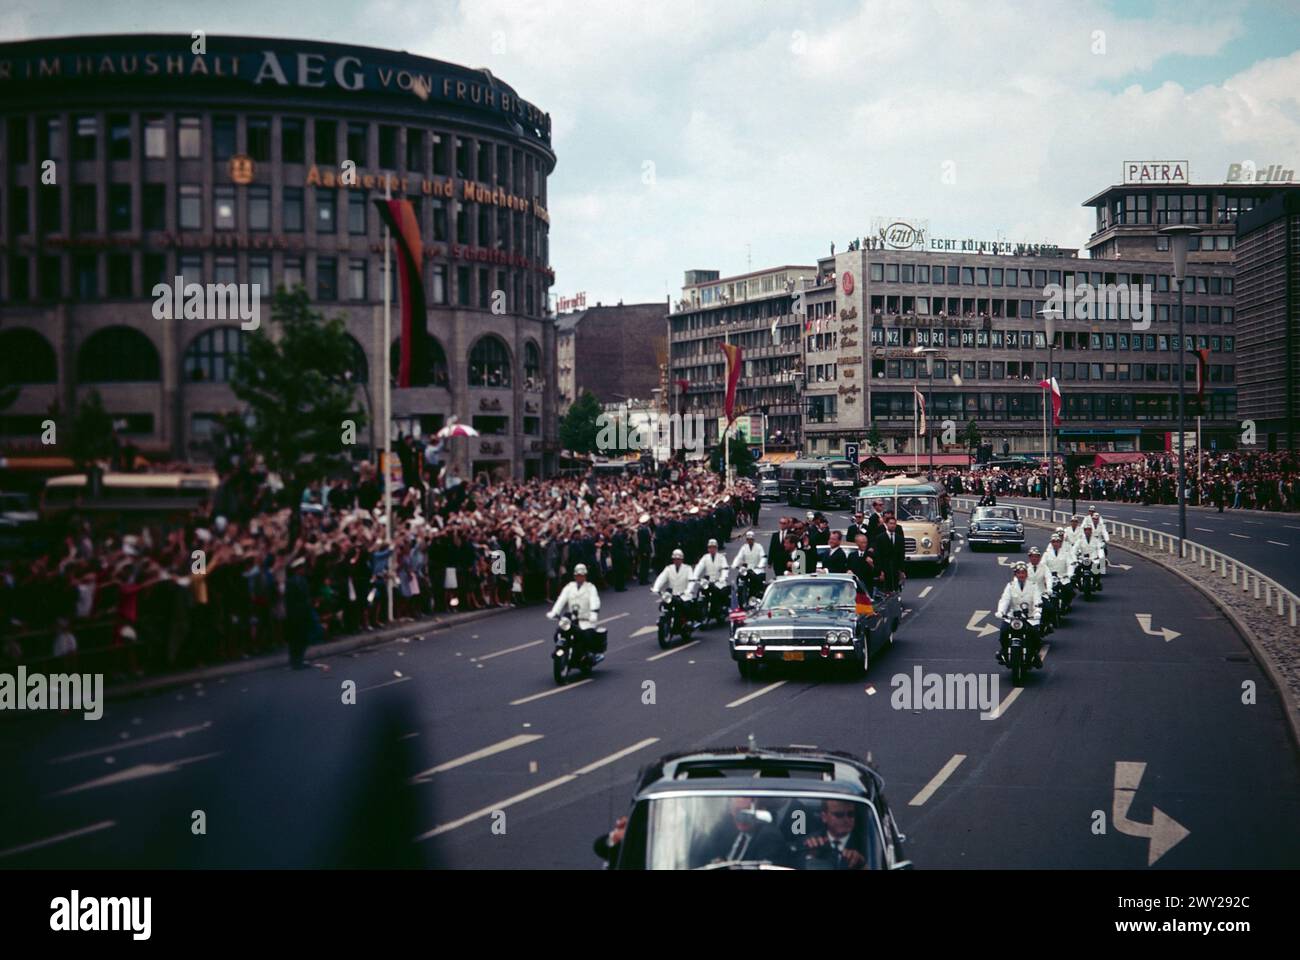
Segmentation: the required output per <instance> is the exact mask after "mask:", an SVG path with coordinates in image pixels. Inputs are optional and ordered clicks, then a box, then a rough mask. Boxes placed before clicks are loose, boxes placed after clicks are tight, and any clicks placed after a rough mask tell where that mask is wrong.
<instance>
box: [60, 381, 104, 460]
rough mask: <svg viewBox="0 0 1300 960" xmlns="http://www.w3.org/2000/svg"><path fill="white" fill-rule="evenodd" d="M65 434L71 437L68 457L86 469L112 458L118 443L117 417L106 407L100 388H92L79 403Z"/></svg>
mask: <svg viewBox="0 0 1300 960" xmlns="http://www.w3.org/2000/svg"><path fill="white" fill-rule="evenodd" d="M64 437H65V438H66V440H67V448H66V449H67V453H68V456H69V457H71V458H72V462H73V463H75V464H76V465H77V468H78V469H79V470H81V471H83V472H85V471H87V470H88V469H89V468H90V467H91V466H92V465H93V464H95V463H96V462H97V461H100V460H108V459H111V458H112V456H113V451H114V450H115V449H116V446H117V444H116V443H115V441H114V430H113V418H112V417H111V416H110V415H109V413H108V411H107V410H105V409H104V400H103V398H102V397H100V395H99V391H98V390H92V391H91V393H90V395H89V396H88V397H86V398H85V399H84V400H82V401H81V403H79V404H78V405H77V409H76V411H75V412H74V413H73V415H72V420H71V421H70V422H69V424H68V427H67V428H66V429H65V432H64Z"/></svg>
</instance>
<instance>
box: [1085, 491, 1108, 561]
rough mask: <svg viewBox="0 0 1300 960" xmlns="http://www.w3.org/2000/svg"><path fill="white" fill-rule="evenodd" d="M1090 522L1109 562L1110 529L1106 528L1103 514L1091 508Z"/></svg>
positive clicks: (1093, 532) (1089, 512) (1089, 511)
mask: <svg viewBox="0 0 1300 960" xmlns="http://www.w3.org/2000/svg"><path fill="white" fill-rule="evenodd" d="M1088 522H1089V523H1091V524H1092V535H1093V536H1094V537H1096V538H1097V539H1098V540H1100V541H1101V552H1102V555H1103V556H1104V557H1105V558H1106V559H1107V560H1109V559H1110V528H1109V527H1108V526H1106V521H1105V520H1103V519H1102V518H1101V514H1100V513H1098V512H1097V508H1096V507H1091V508H1089V510H1088ZM1102 574H1103V576H1104V575H1105V571H1104V570H1103V571H1102Z"/></svg>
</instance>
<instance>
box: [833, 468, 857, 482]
mask: <svg viewBox="0 0 1300 960" xmlns="http://www.w3.org/2000/svg"><path fill="white" fill-rule="evenodd" d="M826 473H827V474H828V475H829V476H830V478H831V479H832V480H852V479H854V477H855V476H857V471H856V470H854V469H853V468H852V467H849V466H844V467H831V468H830V469H829V470H827V471H826Z"/></svg>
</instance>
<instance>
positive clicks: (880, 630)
mask: <svg viewBox="0 0 1300 960" xmlns="http://www.w3.org/2000/svg"><path fill="white" fill-rule="evenodd" d="M901 619H902V603H901V602H900V600H899V595H898V593H896V592H895V593H885V592H884V591H882V590H880V589H875V590H874V591H869V590H868V589H867V587H866V586H865V585H864V584H863V583H862V581H861V580H859V579H858V578H857V577H855V576H854V575H853V574H851V573H808V574H787V575H786V576H784V577H781V578H779V579H777V580H775V581H773V582H772V583H771V584H770V585H769V586H768V588H767V592H766V593H764V594H763V602H762V603H761V604H760V605H759V607H758V609H757V610H755V611H754V612H752V613H751V614H749V615H748V616H747V617H746V618H745V623H744V625H743V626H741V627H738V628H737V630H736V632H735V633H734V634H733V635H732V637H731V658H732V659H733V660H735V661H736V666H737V668H738V669H739V670H740V675H741V676H742V677H744V678H746V679H749V678H750V677H752V676H754V675H755V674H756V672H757V671H758V668H759V667H760V666H761V665H762V664H763V663H765V662H807V661H818V660H820V661H824V662H827V663H842V664H844V665H845V666H846V667H848V668H849V669H850V670H851V671H852V672H853V674H854V676H861V675H862V674H864V673H866V671H867V666H868V664H869V663H870V659H871V657H872V655H873V654H876V653H879V652H881V651H883V650H885V649H887V648H888V647H891V646H892V645H893V643H894V632H895V631H896V630H897V629H898V623H899V621H900V620H901Z"/></svg>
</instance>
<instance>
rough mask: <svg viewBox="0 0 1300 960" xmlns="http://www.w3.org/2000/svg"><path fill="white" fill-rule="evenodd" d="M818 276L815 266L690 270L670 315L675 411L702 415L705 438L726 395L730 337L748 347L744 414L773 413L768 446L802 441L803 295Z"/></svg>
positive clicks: (742, 385)
mask: <svg viewBox="0 0 1300 960" xmlns="http://www.w3.org/2000/svg"><path fill="white" fill-rule="evenodd" d="M816 277H817V268H816V267H811V266H783V267H773V268H771V269H768V270H760V271H757V272H754V273H746V274H742V275H740V276H736V277H726V278H723V277H720V276H719V272H718V271H716V270H691V271H688V272H687V273H686V280H685V283H684V284H683V286H682V295H681V298H680V299H679V300H678V301H677V302H676V303H675V304H673V305H672V311H671V313H670V314H669V316H668V323H669V329H670V334H669V336H670V340H671V348H670V359H669V365H670V366H669V375H668V380H669V383H668V388H669V391H670V395H671V396H672V400H671V401H670V404H669V407H670V412H676V413H683V414H686V413H691V414H695V413H698V414H700V415H702V416H703V417H704V418H705V430H706V433H705V438H706V442H707V443H709V444H715V443H717V441H718V437H719V430H718V418H719V417H722V416H723V415H724V402H725V398H726V382H725V370H726V361H725V357H724V355H723V352H722V350H721V349H720V347H721V345H722V344H723V342H724V340H725V342H727V343H732V344H736V345H739V346H740V347H741V348H742V360H743V363H744V370H743V371H742V373H741V378H740V382H739V384H738V386H737V391H736V414H737V416H739V415H741V414H749V415H755V414H762V415H765V416H766V421H767V437H766V446H767V448H768V449H769V450H771V449H795V448H797V447H798V444H799V442H800V438H801V435H802V430H803V413H802V402H801V394H802V389H803V371H804V363H803V342H802V341H803V328H804V324H805V320H806V312H805V311H806V308H805V307H804V306H803V305H802V303H803V301H804V293H805V291H806V290H807V289H808V288H809V286H810V285H813V284H814V283H815V281H816ZM828 289H829V288H828ZM796 310H798V311H800V312H796Z"/></svg>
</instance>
